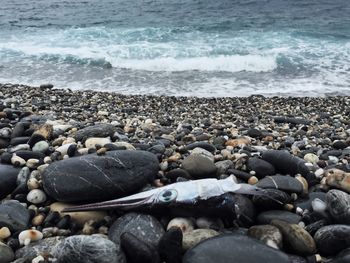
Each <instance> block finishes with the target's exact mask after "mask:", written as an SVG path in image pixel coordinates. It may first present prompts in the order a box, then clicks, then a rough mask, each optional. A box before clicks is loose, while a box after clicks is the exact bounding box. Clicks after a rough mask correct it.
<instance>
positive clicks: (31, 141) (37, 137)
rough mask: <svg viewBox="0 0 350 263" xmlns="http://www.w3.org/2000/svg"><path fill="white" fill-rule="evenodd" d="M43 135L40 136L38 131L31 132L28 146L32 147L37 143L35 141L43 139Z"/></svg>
mask: <svg viewBox="0 0 350 263" xmlns="http://www.w3.org/2000/svg"><path fill="white" fill-rule="evenodd" d="M45 140H46V139H45V137H44V136H42V135H41V134H38V133H34V134H32V136H30V138H29V140H28V142H27V143H28V144H29V146H30V148H33V146H34V145H35V144H36V143H37V142H40V141H45Z"/></svg>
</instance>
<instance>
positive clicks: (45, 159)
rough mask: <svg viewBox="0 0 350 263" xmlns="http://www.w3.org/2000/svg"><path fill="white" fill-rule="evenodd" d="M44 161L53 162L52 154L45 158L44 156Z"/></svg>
mask: <svg viewBox="0 0 350 263" xmlns="http://www.w3.org/2000/svg"><path fill="white" fill-rule="evenodd" d="M44 163H47V164H50V163H52V159H51V157H50V156H45V158H44Z"/></svg>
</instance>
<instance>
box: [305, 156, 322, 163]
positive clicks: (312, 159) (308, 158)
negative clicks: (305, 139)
mask: <svg viewBox="0 0 350 263" xmlns="http://www.w3.org/2000/svg"><path fill="white" fill-rule="evenodd" d="M304 160H305V161H307V162H309V163H312V164H317V162H318V161H319V158H318V156H317V155H316V154H313V153H307V154H305V155H304Z"/></svg>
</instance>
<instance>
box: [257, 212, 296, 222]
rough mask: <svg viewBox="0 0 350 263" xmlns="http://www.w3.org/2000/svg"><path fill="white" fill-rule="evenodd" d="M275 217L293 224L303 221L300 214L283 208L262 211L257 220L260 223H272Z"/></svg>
mask: <svg viewBox="0 0 350 263" xmlns="http://www.w3.org/2000/svg"><path fill="white" fill-rule="evenodd" d="M274 219H279V220H283V221H286V222H288V223H291V224H298V223H299V222H300V221H301V217H300V216H299V215H297V214H294V213H292V212H288V211H283V210H269V211H265V212H262V213H260V214H259V215H258V218H257V221H258V223H259V224H270V222H271V221H272V220H274Z"/></svg>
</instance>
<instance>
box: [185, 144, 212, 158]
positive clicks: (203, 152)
mask: <svg viewBox="0 0 350 263" xmlns="http://www.w3.org/2000/svg"><path fill="white" fill-rule="evenodd" d="M190 152H191V154H199V155H202V156H203V157H206V158H208V159H210V160H212V161H214V155H213V154H212V153H211V152H209V151H207V150H205V149H203V148H200V147H196V148H194V149H193V150H192V151H190Z"/></svg>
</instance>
